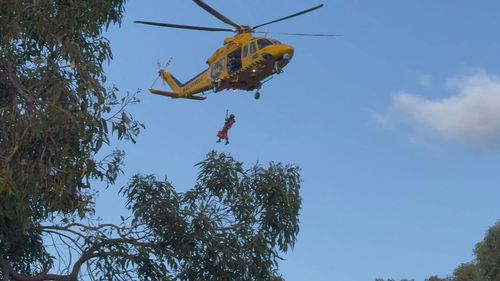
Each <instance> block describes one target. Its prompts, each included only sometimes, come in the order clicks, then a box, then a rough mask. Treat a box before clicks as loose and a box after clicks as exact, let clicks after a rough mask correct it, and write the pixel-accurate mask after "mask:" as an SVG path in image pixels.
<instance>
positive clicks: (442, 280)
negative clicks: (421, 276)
mask: <svg viewBox="0 0 500 281" xmlns="http://www.w3.org/2000/svg"><path fill="white" fill-rule="evenodd" d="M451 280H452V279H451V278H450V277H446V278H439V277H438V276H436V275H435V276H431V277H429V278H427V279H425V281H451Z"/></svg>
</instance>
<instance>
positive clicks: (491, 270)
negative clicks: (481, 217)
mask: <svg viewBox="0 0 500 281" xmlns="http://www.w3.org/2000/svg"><path fill="white" fill-rule="evenodd" d="M475 253H476V258H477V265H478V267H479V270H480V271H481V273H483V275H484V277H485V280H487V281H499V280H500V222H499V223H497V224H495V225H494V226H492V227H491V228H490V229H489V230H488V232H487V233H486V237H485V238H484V239H483V241H481V242H479V243H478V244H477V245H476V249H475Z"/></svg>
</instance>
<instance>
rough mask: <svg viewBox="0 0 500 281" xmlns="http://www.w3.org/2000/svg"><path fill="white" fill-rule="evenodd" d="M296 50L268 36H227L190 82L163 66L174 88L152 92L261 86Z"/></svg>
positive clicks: (189, 94)
mask: <svg viewBox="0 0 500 281" xmlns="http://www.w3.org/2000/svg"><path fill="white" fill-rule="evenodd" d="M293 54H294V48H293V47H292V46H290V45H286V44H282V43H280V42H279V41H277V40H274V39H271V38H266V37H253V36H252V34H251V33H241V34H237V35H235V36H233V37H229V38H226V39H225V40H224V46H223V47H221V48H219V49H217V51H215V52H214V54H213V55H212V56H211V57H210V58H209V59H208V60H207V64H208V66H209V67H208V69H206V70H205V71H203V72H201V73H200V74H198V75H197V76H195V77H194V78H193V79H191V80H189V81H188V82H186V83H180V82H179V81H178V80H177V79H175V77H173V75H172V74H171V73H169V72H167V71H164V70H162V71H161V74H162V78H163V79H164V80H165V81H166V82H167V83H168V84H169V86H170V87H171V88H172V90H173V92H163V91H159V90H153V89H152V90H151V92H152V93H155V94H161V95H166V96H170V97H173V98H193V99H202V98H203V97H199V96H194V95H196V94H199V93H203V92H207V91H213V92H219V91H222V90H228V89H234V90H236V89H238V90H247V91H251V90H255V89H257V90H258V89H260V87H261V86H262V83H263V81H265V80H266V79H267V78H268V77H270V76H272V75H273V74H279V73H281V71H282V69H283V67H285V66H286V65H287V64H288V63H289V62H290V60H291V59H292V57H293Z"/></svg>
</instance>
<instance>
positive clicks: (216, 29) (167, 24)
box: [134, 20, 234, 32]
mask: <svg viewBox="0 0 500 281" xmlns="http://www.w3.org/2000/svg"><path fill="white" fill-rule="evenodd" d="M134 23H140V24H147V25H154V26H161V27H171V28H181V29H191V30H203V31H229V32H233V31H234V30H232V29H229V28H217V27H205V26H193V25H183V24H171V23H162V22H151V21H140V20H137V21H134Z"/></svg>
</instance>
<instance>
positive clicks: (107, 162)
mask: <svg viewBox="0 0 500 281" xmlns="http://www.w3.org/2000/svg"><path fill="white" fill-rule="evenodd" d="M123 5H124V0H106V1H101V0H91V1H70V0H66V1H31V0H22V1H13V0H1V1H0V225H1V229H0V254H1V255H2V256H3V257H7V258H8V259H9V261H10V262H11V264H13V265H14V266H15V267H16V268H18V269H19V270H21V271H22V272H26V273H33V272H35V271H37V270H40V269H43V267H44V266H46V265H47V263H48V262H49V261H50V257H49V255H48V254H47V253H46V251H45V249H44V248H43V246H42V240H41V238H40V233H39V232H37V231H28V230H29V229H31V228H32V227H33V226H35V225H39V224H40V223H41V222H42V221H45V220H54V219H55V218H56V217H59V218H61V217H62V216H69V217H74V216H78V217H80V218H83V217H84V216H86V215H87V214H91V213H92V211H93V197H94V192H95V191H92V190H91V188H90V184H89V183H90V181H91V180H95V179H97V180H105V181H107V182H108V183H113V182H114V181H115V179H116V177H117V175H118V173H119V171H120V164H121V162H122V158H123V152H121V151H114V152H112V153H111V154H110V155H108V156H107V157H104V158H103V159H98V158H96V154H97V153H98V152H99V151H100V150H101V148H102V146H103V144H109V141H110V139H109V137H110V133H109V132H108V130H109V128H111V130H112V131H113V132H116V133H117V134H118V139H132V140H133V137H134V136H135V135H137V134H138V133H139V130H140V128H141V126H142V125H141V124H139V123H138V122H136V121H134V120H133V118H132V117H131V116H130V115H129V114H128V113H127V112H126V111H124V105H126V104H128V103H134V102H136V101H137V100H136V99H135V97H134V96H133V95H130V96H127V97H124V98H121V99H119V98H117V93H118V89H117V88H115V87H112V88H111V89H106V88H105V86H104V83H105V76H104V73H103V63H104V62H105V61H106V60H110V59H111V58H112V56H111V50H110V46H109V43H108V41H107V40H106V39H105V38H104V37H102V35H101V33H102V31H103V29H104V28H106V27H107V26H108V25H109V24H113V23H117V22H119V21H120V18H121V16H122V13H123ZM113 110H115V111H114V112H112V111H113Z"/></svg>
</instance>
